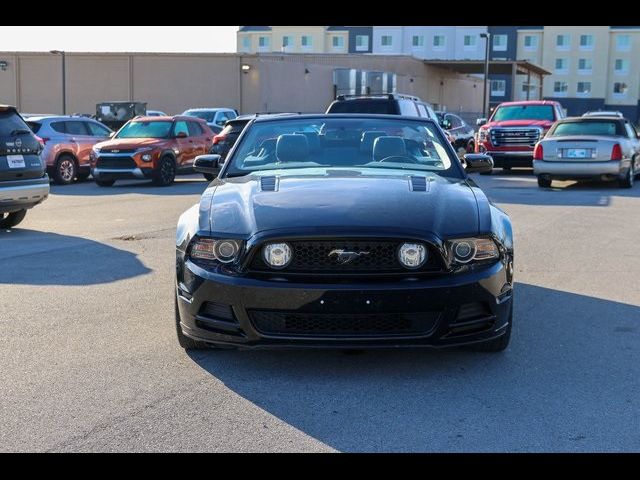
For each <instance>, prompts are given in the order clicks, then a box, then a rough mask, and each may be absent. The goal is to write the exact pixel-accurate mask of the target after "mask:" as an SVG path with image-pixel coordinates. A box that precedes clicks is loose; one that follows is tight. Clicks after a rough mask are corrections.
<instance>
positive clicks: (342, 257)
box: [328, 249, 369, 265]
mask: <svg viewBox="0 0 640 480" xmlns="http://www.w3.org/2000/svg"><path fill="white" fill-rule="evenodd" d="M364 255H369V252H349V251H347V250H338V249H336V250H331V252H329V255H328V256H329V258H334V257H335V258H336V260H337V261H338V263H339V264H340V265H344V264H345V263H349V262H351V261H353V260H355V259H356V258H360V257H362V256H364Z"/></svg>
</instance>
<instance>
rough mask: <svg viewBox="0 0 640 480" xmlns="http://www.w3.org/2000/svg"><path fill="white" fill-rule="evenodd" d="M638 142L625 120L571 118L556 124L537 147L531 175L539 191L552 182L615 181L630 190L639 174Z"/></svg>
mask: <svg viewBox="0 0 640 480" xmlns="http://www.w3.org/2000/svg"><path fill="white" fill-rule="evenodd" d="M638 162H640V140H639V134H638V132H637V131H636V129H635V127H634V126H633V125H632V124H631V122H629V121H628V120H627V119H625V118H614V117H604V116H603V117H596V116H593V117H574V118H565V119H563V120H560V121H558V122H556V123H555V124H554V125H553V126H552V127H551V129H550V130H549V132H548V133H547V135H546V136H545V137H544V138H543V139H542V140H541V141H540V142H538V143H537V145H536V147H535V150H534V153H533V173H534V174H535V175H536V176H537V177H538V185H539V186H540V187H550V186H551V182H552V180H554V179H556V180H578V179H583V178H590V179H594V178H596V179H602V180H617V181H618V182H619V185H620V186H621V187H624V188H631V187H632V186H633V183H634V179H635V176H636V175H637V174H638V173H640V169H639V168H640V165H639V163H638Z"/></svg>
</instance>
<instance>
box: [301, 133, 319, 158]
mask: <svg viewBox="0 0 640 480" xmlns="http://www.w3.org/2000/svg"><path fill="white" fill-rule="evenodd" d="M296 135H304V136H305V137H307V143H308V144H309V151H310V152H311V153H314V152H319V151H320V147H321V145H320V135H318V134H317V133H316V132H296Z"/></svg>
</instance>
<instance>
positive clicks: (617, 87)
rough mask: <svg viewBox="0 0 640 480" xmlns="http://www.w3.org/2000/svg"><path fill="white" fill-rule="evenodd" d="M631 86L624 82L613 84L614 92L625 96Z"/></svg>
mask: <svg viewBox="0 0 640 480" xmlns="http://www.w3.org/2000/svg"><path fill="white" fill-rule="evenodd" d="M627 90H629V87H628V86H627V84H626V83H624V82H615V83H614V84H613V94H614V95H615V96H616V97H624V96H625V95H626V94H627Z"/></svg>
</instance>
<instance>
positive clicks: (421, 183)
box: [409, 175, 431, 192]
mask: <svg viewBox="0 0 640 480" xmlns="http://www.w3.org/2000/svg"><path fill="white" fill-rule="evenodd" d="M409 183H410V187H411V191H413V192H428V191H429V184H430V183H431V179H428V180H427V177H418V176H415V175H412V176H411V177H409Z"/></svg>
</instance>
